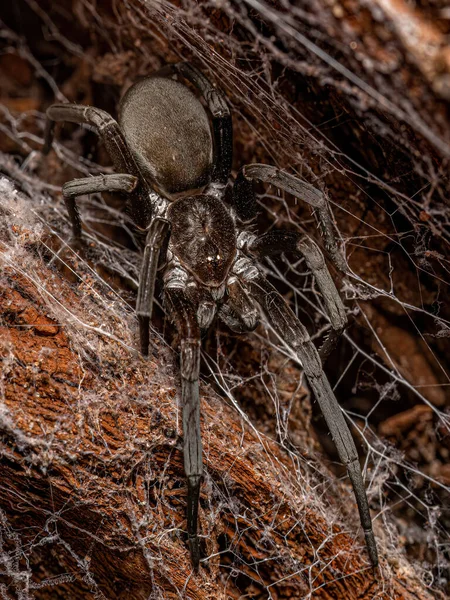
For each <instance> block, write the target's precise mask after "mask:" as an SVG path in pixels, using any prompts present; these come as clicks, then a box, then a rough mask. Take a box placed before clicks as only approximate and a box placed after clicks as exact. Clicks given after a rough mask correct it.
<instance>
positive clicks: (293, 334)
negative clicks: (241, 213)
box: [238, 260, 378, 567]
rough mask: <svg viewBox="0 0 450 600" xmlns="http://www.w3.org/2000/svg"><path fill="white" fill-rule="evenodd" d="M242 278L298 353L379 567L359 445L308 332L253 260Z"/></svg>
mask: <svg viewBox="0 0 450 600" xmlns="http://www.w3.org/2000/svg"><path fill="white" fill-rule="evenodd" d="M238 275H239V276H241V277H242V278H243V279H244V281H245V282H246V285H247V287H248V288H249V289H250V292H251V293H252V295H253V296H254V297H255V298H256V300H257V302H258V303H259V305H260V306H261V308H262V309H263V312H264V313H265V315H266V317H267V319H268V321H269V323H270V324H271V325H272V327H273V329H274V330H275V332H276V333H277V334H278V335H279V336H280V337H281V339H282V340H283V341H284V342H285V343H286V344H287V345H288V346H289V347H290V348H292V350H293V351H294V352H295V353H296V355H297V356H298V359H299V362H300V363H301V364H302V366H303V369H304V372H305V375H306V378H307V380H308V383H309V385H310V386H311V388H312V390H313V392H314V395H315V397H316V399H317V401H318V402H319V406H320V409H321V411H322V413H323V415H324V417H325V420H326V422H327V425H328V428H329V430H330V432H331V436H332V438H333V441H334V443H335V445H336V449H337V451H338V454H339V458H340V460H341V461H342V463H343V464H344V465H345V466H346V468H347V473H348V476H349V477H350V480H351V482H352V486H353V491H354V494H355V498H356V502H357V504H358V509H359V516H360V520H361V525H362V527H363V530H364V534H365V538H366V547H367V551H368V554H369V557H370V561H371V563H372V566H373V567H376V566H377V565H378V552H377V546H376V542H375V537H374V534H373V529H372V520H371V517H370V511H369V504H368V502H367V496H366V491H365V486H364V480H363V477H362V473H361V467H360V464H359V460H358V452H357V450H356V446H355V443H354V441H353V438H352V435H351V433H350V430H349V428H348V425H347V423H346V421H345V419H344V416H343V414H342V411H341V408H340V406H339V404H338V402H337V400H336V397H335V395H334V393H333V390H332V389H331V386H330V383H329V381H328V379H327V377H326V375H325V373H324V371H323V369H322V363H321V360H320V357H319V354H318V352H317V350H316V347H315V346H314V344H313V342H312V341H311V339H310V337H309V334H308V331H307V330H306V328H305V326H304V325H303V324H302V323H301V321H300V320H299V319H298V318H297V317H296V316H295V314H294V313H293V312H292V310H291V309H290V308H289V306H288V305H287V303H286V302H285V301H284V298H283V297H282V296H281V295H280V294H279V293H278V292H277V291H276V289H275V288H274V287H273V286H272V285H271V284H270V283H269V282H268V281H267V280H266V279H265V278H264V277H263V275H262V274H261V273H260V272H259V270H258V269H257V268H256V267H255V265H253V264H252V263H251V261H250V260H249V261H248V262H247V264H245V263H242V264H241V266H240V267H239V272H238Z"/></svg>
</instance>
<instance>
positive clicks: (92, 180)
mask: <svg viewBox="0 0 450 600" xmlns="http://www.w3.org/2000/svg"><path fill="white" fill-rule="evenodd" d="M137 181H138V180H137V178H136V177H134V175H127V174H125V173H119V174H116V173H113V174H110V175H98V176H97V177H83V178H82V179H72V181H68V182H67V183H65V184H64V185H63V188H62V192H63V197H64V202H65V204H66V208H67V212H68V213H69V219H70V222H71V223H72V235H73V240H74V241H75V242H77V241H79V240H80V239H81V219H80V213H79V211H78V207H77V204H76V201H75V198H77V196H83V195H84V194H95V193H96V192H122V193H124V194H130V193H131V192H132V191H133V190H134V188H135V187H136V185H137Z"/></svg>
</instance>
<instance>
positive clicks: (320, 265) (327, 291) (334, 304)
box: [247, 231, 347, 363]
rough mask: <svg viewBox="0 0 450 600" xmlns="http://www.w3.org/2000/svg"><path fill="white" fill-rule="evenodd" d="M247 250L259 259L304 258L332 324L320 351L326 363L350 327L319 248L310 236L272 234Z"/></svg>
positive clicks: (287, 232) (292, 233)
mask: <svg viewBox="0 0 450 600" xmlns="http://www.w3.org/2000/svg"><path fill="white" fill-rule="evenodd" d="M247 249H248V251H249V252H250V253H251V254H252V255H253V256H255V257H256V258H259V259H260V258H262V257H264V256H271V255H274V254H282V253H283V252H294V253H297V254H302V255H303V256H304V257H305V260H306V264H307V266H308V268H309V269H310V270H311V272H312V274H313V275H314V277H315V279H316V281H317V285H318V286H319V289H320V291H321V293H322V297H323V300H324V302H325V307H326V310H327V314H328V316H329V319H330V323H331V332H330V334H329V336H328V337H327V339H326V340H325V342H324V344H323V346H322V347H321V348H320V350H319V355H320V357H321V359H322V363H324V362H325V361H326V359H327V358H328V356H329V355H330V353H331V352H332V351H333V350H334V348H335V347H336V344H337V341H338V339H339V337H340V335H341V334H342V332H343V331H344V329H345V327H346V326H347V316H346V314H345V307H344V305H343V303H342V300H341V297H340V296H339V292H338V291H337V289H336V286H335V284H334V281H333V279H332V277H331V275H330V272H329V271H328V268H327V265H326V262H325V259H324V256H323V254H322V252H321V250H320V248H319V246H318V245H317V244H316V243H315V242H314V241H313V240H312V239H311V238H309V237H308V236H306V235H301V234H298V233H296V232H295V231H270V232H269V233H265V234H264V235H261V236H260V237H258V238H257V239H256V240H254V241H253V242H252V243H251V244H250V245H249V246H248V248H247Z"/></svg>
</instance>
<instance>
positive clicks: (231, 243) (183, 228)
mask: <svg viewBox="0 0 450 600" xmlns="http://www.w3.org/2000/svg"><path fill="white" fill-rule="evenodd" d="M167 218H168V220H169V222H170V224H171V229H172V231H171V245H172V248H173V250H174V253H175V254H176V255H177V257H178V258H179V260H180V262H181V264H182V265H183V266H184V267H185V268H186V269H187V270H188V271H189V272H190V273H192V274H193V275H194V277H195V278H196V279H197V280H198V281H199V283H201V284H203V285H206V286H208V287H218V286H219V285H221V284H222V283H223V282H224V280H225V277H226V276H227V274H228V271H229V269H230V266H231V263H232V261H233V258H234V255H235V253H236V228H235V225H234V221H233V219H232V217H231V214H230V212H229V210H227V207H226V206H225V204H224V203H223V202H222V201H221V200H219V199H218V198H216V197H214V196H205V195H203V194H202V195H198V196H193V197H190V198H180V199H179V200H176V201H175V202H173V203H172V204H171V205H170V206H169V209H168V211H167Z"/></svg>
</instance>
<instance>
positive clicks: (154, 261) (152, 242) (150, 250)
mask: <svg viewBox="0 0 450 600" xmlns="http://www.w3.org/2000/svg"><path fill="white" fill-rule="evenodd" d="M169 228H170V224H169V221H167V220H166V219H161V218H156V219H154V220H153V221H152V223H151V225H150V227H149V229H148V233H147V237H146V239H145V248H144V258H143V261H142V266H141V274H140V277H139V290H138V296H137V300H136V313H137V316H138V321H139V336H140V345H141V352H142V354H143V355H144V356H148V347H149V342H150V335H149V334H150V319H151V316H152V307H153V295H154V291H155V280H156V271H157V269H158V260H159V255H160V251H161V248H162V247H163V245H164V243H165V242H166V239H167V235H168V232H169Z"/></svg>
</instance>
